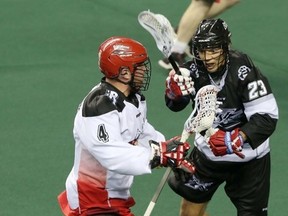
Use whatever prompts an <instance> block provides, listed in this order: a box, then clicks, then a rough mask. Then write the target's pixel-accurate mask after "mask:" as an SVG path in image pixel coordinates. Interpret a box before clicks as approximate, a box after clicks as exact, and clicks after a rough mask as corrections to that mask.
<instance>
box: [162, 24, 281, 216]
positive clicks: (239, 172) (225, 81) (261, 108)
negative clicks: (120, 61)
mask: <svg viewBox="0 0 288 216" xmlns="http://www.w3.org/2000/svg"><path fill="white" fill-rule="evenodd" d="M230 37H231V33H230V32H229V30H228V26H227V24H226V23H225V22H224V21H223V20H221V19H207V20H203V21H202V22H201V23H200V25H199V26H198V29H197V31H196V33H195V35H194V37H193V41H192V42H193V55H194V58H193V59H192V60H191V61H189V62H187V63H186V64H185V65H184V67H185V68H186V69H180V71H182V72H183V71H184V72H185V73H182V75H177V74H175V72H174V71H173V70H172V71H171V72H170V73H169V76H168V77H167V80H166V92H165V100H166V105H167V107H168V108H169V109H170V110H172V111H174V112H178V111H181V110H183V109H184V108H185V107H186V106H187V105H188V104H189V103H190V101H191V102H192V104H193V100H191V97H192V98H193V97H195V95H196V93H197V91H198V90H199V89H200V88H201V87H202V86H205V85H208V84H212V85H215V86H217V87H218V88H219V92H218V95H217V101H218V103H219V112H218V111H217V113H216V118H215V120H214V123H213V129H212V131H213V132H212V133H210V134H207V133H206V134H205V133H203V132H201V133H196V134H195V141H194V149H193V150H192V152H191V154H190V155H189V159H190V160H191V161H193V163H194V165H195V168H196V172H195V173H194V174H193V175H190V176H184V177H186V178H184V179H183V176H182V175H181V172H178V170H177V169H176V170H174V174H175V175H172V176H171V177H170V178H169V180H168V184H169V186H170V187H171V188H172V190H173V191H174V192H176V193H177V194H178V195H180V196H181V197H183V199H182V203H181V208H180V215H181V216H188V215H189V216H202V215H204V214H205V215H206V213H204V212H205V211H206V207H207V204H208V202H209V201H210V200H211V199H212V197H213V194H214V193H215V192H216V190H217V188H218V187H219V186H220V185H221V184H222V183H225V192H226V194H227V196H228V197H229V198H230V200H231V202H232V203H233V204H234V206H235V207H236V209H237V215H238V216H244V215H245V216H267V215H268V199H269V188H270V147H269V137H270V136H271V135H272V133H273V132H274V130H275V128H276V124H277V120H278V106H277V103H276V100H275V98H274V95H273V93H272V90H271V87H270V85H269V82H268V80H267V78H266V77H265V76H264V75H263V74H262V73H261V71H260V70H259V69H258V68H257V67H256V66H255V65H254V64H253V62H252V60H251V59H250V58H249V56H248V55H247V54H244V53H242V52H239V51H236V50H232V49H231V48H230V44H231V41H230ZM187 69H188V70H189V72H188V73H187ZM187 75H188V76H187ZM193 106H194V104H193ZM180 177H181V178H180ZM223 215H225V210H223Z"/></svg>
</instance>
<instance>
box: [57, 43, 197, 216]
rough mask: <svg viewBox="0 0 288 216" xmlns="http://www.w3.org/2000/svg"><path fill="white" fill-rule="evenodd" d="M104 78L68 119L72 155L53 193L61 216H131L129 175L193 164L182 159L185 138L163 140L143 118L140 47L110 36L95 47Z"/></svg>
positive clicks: (145, 63)
mask: <svg viewBox="0 0 288 216" xmlns="http://www.w3.org/2000/svg"><path fill="white" fill-rule="evenodd" d="M98 65H99V69H100V71H101V72H102V73H103V74H104V78H103V79H102V80H101V82H100V83H99V84H98V85H96V86H95V87H94V88H93V89H92V90H91V91H90V92H89V93H88V95H87V96H86V97H85V98H84V100H83V101H82V103H81V104H80V106H79V108H78V111H77V114H76V117H75V121H74V129H73V134H74V139H75V159H74V166H73V168H72V170H71V172H70V174H69V175H68V178H67V180H66V190H65V191H64V192H62V193H61V194H60V195H59V196H58V201H59V204H60V206H61V209H62V212H63V213H64V215H66V216H68V215H69V216H76V215H81V216H92V215H93V216H96V215H106V216H112V215H113V216H116V215H121V216H133V215H134V214H133V213H132V212H131V210H130V207H131V206H133V205H134V204H135V201H134V199H133V198H132V196H131V194H130V187H131V185H132V183H133V177H134V176H135V175H142V174H147V173H151V169H153V168H154V167H157V166H162V167H167V166H169V167H172V168H175V167H176V168H177V167H178V168H179V169H182V168H183V169H185V170H186V171H187V172H192V171H193V167H192V165H191V164H189V163H187V161H185V160H184V159H183V158H184V157H185V154H186V153H187V151H188V150H189V144H188V143H187V142H184V143H183V142H180V141H179V139H178V138H177V137H174V138H172V139H170V140H168V141H165V138H164V136H163V135H162V134H161V133H160V132H158V131H157V130H155V129H154V127H153V126H152V125H151V124H150V123H149V122H148V120H147V118H146V112H147V107H146V100H145V97H144V95H143V94H142V91H145V90H147V89H148V86H149V81H150V76H151V64H150V60H149V57H148V54H147V52H146V49H145V47H144V46H143V45H142V44H141V43H139V42H137V41H135V40H133V39H130V38H126V37H111V38H109V39H107V40H106V41H104V42H103V43H102V44H101V45H100V47H99V62H98Z"/></svg>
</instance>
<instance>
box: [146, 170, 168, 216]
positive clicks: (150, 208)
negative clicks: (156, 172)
mask: <svg viewBox="0 0 288 216" xmlns="http://www.w3.org/2000/svg"><path fill="white" fill-rule="evenodd" d="M170 173H171V168H170V167H168V168H167V169H166V171H165V173H164V175H163V177H162V179H161V181H160V183H159V185H158V187H157V190H156V192H155V193H154V195H153V197H152V200H151V201H150V203H149V205H148V207H147V209H146V211H145V214H144V216H150V215H151V213H152V211H153V209H154V206H155V204H156V202H157V200H158V198H159V196H160V194H161V192H162V190H163V188H164V186H165V183H166V182H167V179H168V177H169V175H170Z"/></svg>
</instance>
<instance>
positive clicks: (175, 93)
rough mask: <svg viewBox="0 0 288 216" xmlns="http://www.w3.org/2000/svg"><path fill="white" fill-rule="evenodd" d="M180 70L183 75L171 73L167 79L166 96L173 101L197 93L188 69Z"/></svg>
mask: <svg viewBox="0 0 288 216" xmlns="http://www.w3.org/2000/svg"><path fill="white" fill-rule="evenodd" d="M179 70H180V72H181V75H178V74H175V72H174V71H171V72H170V73H169V76H168V77H167V79H166V91H165V94H166V95H167V97H168V98H170V99H172V100H177V99H179V97H181V96H186V95H189V94H191V93H193V94H194V93H195V88H194V82H193V80H192V78H191V77H190V71H189V70H188V69H186V68H179Z"/></svg>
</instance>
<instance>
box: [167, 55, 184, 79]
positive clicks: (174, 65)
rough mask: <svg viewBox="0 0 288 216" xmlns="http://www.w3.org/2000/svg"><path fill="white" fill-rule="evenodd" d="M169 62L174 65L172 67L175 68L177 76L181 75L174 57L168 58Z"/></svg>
mask: <svg viewBox="0 0 288 216" xmlns="http://www.w3.org/2000/svg"><path fill="white" fill-rule="evenodd" d="M168 60H169V62H170V64H171V65H172V67H173V69H174V71H175V72H176V74H178V75H181V72H180V70H179V67H178V65H177V64H176V62H175V60H174V59H173V57H172V56H171V55H170V56H169V57H168Z"/></svg>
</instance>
